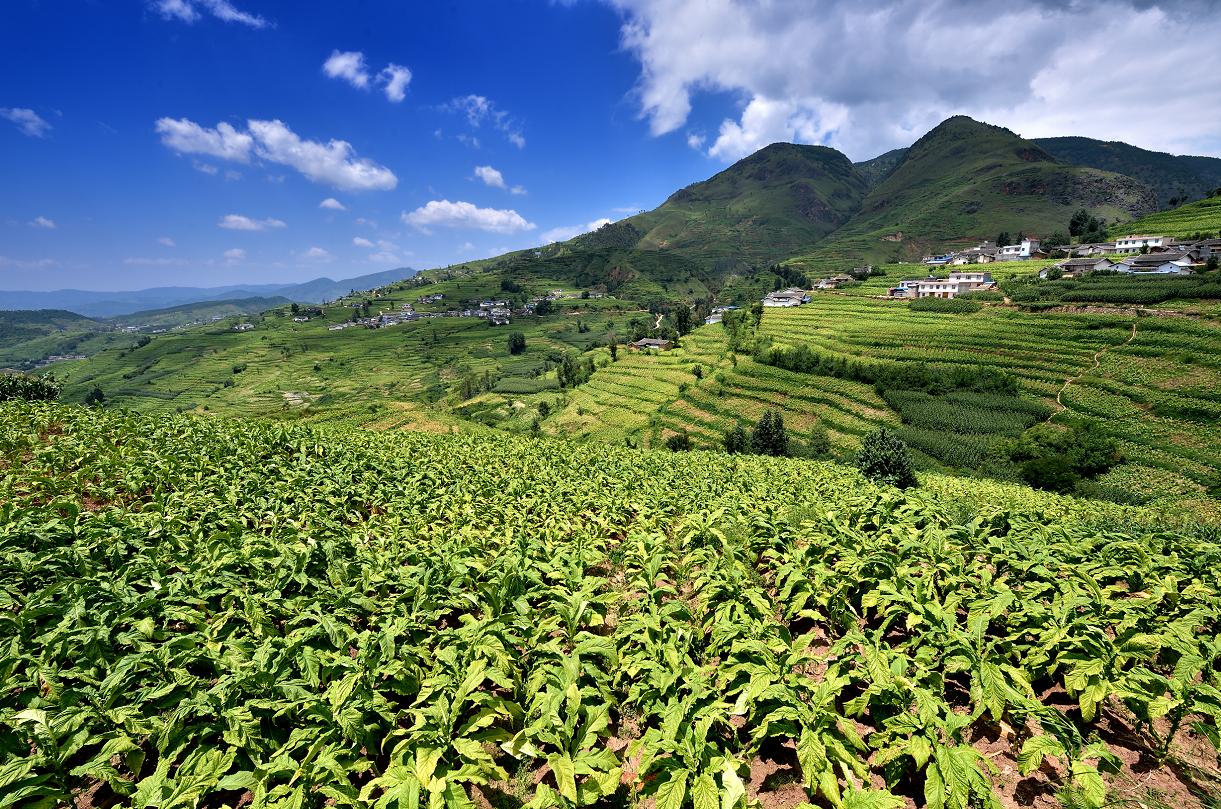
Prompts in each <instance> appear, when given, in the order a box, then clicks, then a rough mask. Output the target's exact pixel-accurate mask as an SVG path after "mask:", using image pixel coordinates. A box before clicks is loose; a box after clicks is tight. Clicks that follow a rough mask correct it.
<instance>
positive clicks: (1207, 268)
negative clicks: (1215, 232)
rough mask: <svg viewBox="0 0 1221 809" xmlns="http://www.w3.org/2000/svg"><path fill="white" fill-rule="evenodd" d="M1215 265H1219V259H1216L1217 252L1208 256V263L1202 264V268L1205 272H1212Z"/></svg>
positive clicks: (1220, 265)
mask: <svg viewBox="0 0 1221 809" xmlns="http://www.w3.org/2000/svg"><path fill="white" fill-rule="evenodd" d="M1217 267H1221V259H1218V258H1217V254H1216V253H1214V254H1213V255H1211V256H1209V257H1208V263H1207V264H1205V265H1204V270H1205V272H1212V271H1213V270H1215V269H1217Z"/></svg>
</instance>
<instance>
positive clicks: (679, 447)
mask: <svg viewBox="0 0 1221 809" xmlns="http://www.w3.org/2000/svg"><path fill="white" fill-rule="evenodd" d="M666 446H667V447H669V449H670V451H671V452H687V451H688V450H690V449H691V438H690V436H688V435H687V434H686V433H676V434H674V435H672V436H670V437H669V438H667V439H666Z"/></svg>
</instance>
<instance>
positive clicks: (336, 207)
mask: <svg viewBox="0 0 1221 809" xmlns="http://www.w3.org/2000/svg"><path fill="white" fill-rule="evenodd" d="M318 207H319V208H329V209H331V210H332V211H346V210H347V208H345V207H343V203H342V202H340V201H339V200H337V199H335V198H334V197H327V198H326V199H324V200H323V201H322V202H319V203H318Z"/></svg>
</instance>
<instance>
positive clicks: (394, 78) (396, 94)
mask: <svg viewBox="0 0 1221 809" xmlns="http://www.w3.org/2000/svg"><path fill="white" fill-rule="evenodd" d="M377 80H378V81H379V82H382V83H384V84H385V85H386V86H385V88H384V89H385V91H386V98H388V99H390V100H391V101H395V102H398V101H402V100H403V99H404V98H406V97H407V85H408V84H409V83H410V82H411V71H410V70H408V69H407V68H405V67H403V66H402V65H396V64H394V62H391V63H390V64H389V65H387V66H386V67H384V68H382V72H381V73H378V74H377Z"/></svg>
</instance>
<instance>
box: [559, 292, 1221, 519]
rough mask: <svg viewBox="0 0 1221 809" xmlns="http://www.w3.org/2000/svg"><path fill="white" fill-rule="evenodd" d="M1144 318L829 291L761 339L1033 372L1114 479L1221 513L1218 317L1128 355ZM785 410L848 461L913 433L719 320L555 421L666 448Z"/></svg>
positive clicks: (600, 377)
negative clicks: (959, 307) (1109, 444)
mask: <svg viewBox="0 0 1221 809" xmlns="http://www.w3.org/2000/svg"><path fill="white" fill-rule="evenodd" d="M1134 322H1137V319H1136V318H1135V316H1129V315H1119V314H1117V315H1068V314H1031V313H1025V312H1019V311H1016V310H1012V309H1002V308H997V307H990V308H985V309H984V310H982V311H980V312H978V313H976V314H973V315H966V316H962V315H943V314H934V313H927V312H912V311H911V310H909V309H908V308H907V307H906V306H905V305H903V304H901V303H896V302H888V301H881V300H873V299H868V298H850V297H844V296H817V297H815V299H814V301H813V302H812V303H810V304H808V305H806V306H803V307H800V308H797V309H788V310H767V311H766V312H765V314H764V318H763V323H762V327H761V329H760V338H761V341H762V342H763V343H764V344H766V343H768V342H769V341H770V342H771V343H772V344H774V345H789V346H795V345H798V344H805V345H808V346H810V347H811V348H813V349H816V350H817V351H819V352H821V353H825V354H831V355H834V356H837V357H843V358H846V359H850V360H859V361H869V362H877V361H885V360H895V361H926V362H936V363H945V364H966V365H975V366H985V367H989V368H995V369H1000V370H1003V371H1006V372H1009V373H1011V374H1013V375H1015V376H1016V377H1018V379H1019V380H1020V382H1021V387H1022V391H1023V393H1022V395H1023V397H1025V398H1029V399H1032V400H1035V401H1038V402H1041V403H1043V404H1045V405H1047V406H1048V407H1051V408H1053V409H1055V410H1060V409H1062V408H1061V407H1060V406H1059V405H1057V404H1056V394H1057V393H1058V392H1060V391H1061V389H1063V395H1062V396H1061V401H1062V404H1063V409H1066V410H1067V413H1066V414H1065V415H1066V416H1071V417H1075V418H1078V419H1084V420H1087V421H1097V422H1099V423H1100V424H1101V425H1102V426H1103V428H1104V429H1105V431H1106V432H1107V433H1109V434H1111V435H1112V436H1114V437H1115V438H1117V439H1118V440H1119V441H1120V442H1121V447H1122V448H1123V450H1124V453H1125V455H1126V456H1127V458H1128V463H1126V464H1123V465H1121V466H1119V467H1117V468H1116V469H1115V470H1113V471H1112V472H1110V473H1107V476H1105V477H1104V478H1102V479H1100V481H1099V482H1101V483H1103V484H1105V485H1111V486H1119V487H1121V488H1125V489H1132V490H1135V491H1138V492H1142V493H1143V494H1144V496H1146V497H1149V498H1154V499H1156V500H1158V501H1165V502H1167V503H1169V502H1171V501H1174V502H1176V503H1180V504H1183V503H1185V504H1186V505H1187V507H1189V508H1192V509H1196V508H1200V509H1203V510H1204V511H1207V512H1210V513H1211V512H1212V511H1215V510H1216V505H1215V502H1216V501H1215V500H1211V499H1208V498H1206V497H1204V496H1203V495H1204V492H1205V491H1206V490H1208V489H1210V488H1211V487H1214V486H1216V485H1217V483H1218V480H1217V477H1216V474H1217V473H1216V470H1217V469H1218V468H1221V437H1218V435H1217V432H1216V430H1215V429H1213V426H1215V425H1216V423H1217V422H1218V419H1221V396H1219V395H1218V394H1217V393H1216V391H1217V390H1218V389H1221V363H1219V362H1217V361H1216V360H1215V359H1213V355H1214V354H1215V346H1216V345H1218V342H1219V340H1221V330H1219V329H1218V326H1217V324H1216V323H1215V322H1212V321H1210V320H1206V319H1198V320H1197V319H1186V318H1141V319H1140V320H1139V322H1137V335H1136V337H1135V338H1134V339H1132V341H1131V342H1128V343H1126V344H1125V341H1127V340H1128V339H1129V337H1130V336H1131V334H1132V326H1133V323H1134ZM1096 355H1098V356H1099V366H1098V367H1097V368H1095V362H1094V357H1095V356H1096ZM607 358H608V357H607ZM696 366H699V368H700V370H701V375H700V377H697V376H696V375H695V373H694V372H693V371H694V368H695V367H696ZM1070 379H1071V380H1073V381H1072V382H1071V384H1069V385H1068V386H1067V387H1065V382H1066V380H1070ZM769 407H777V408H779V409H780V410H781V411H782V412H783V414H784V420H785V425H786V427H788V429H789V431H790V434H792V435H793V437H795V438H798V439H807V438H808V437H809V436H810V434H811V433H812V432H813V431H815V430H818V429H823V428H825V429H826V430H827V431H828V435H829V437H830V438H831V443H832V447H833V449H834V450H835V451H837V452H840V453H846V452H851V451H854V450H855V449H856V448H857V447H858V446H859V439H860V437H861V436H862V435H863V434H865V433H866V432H868V431H869V430H871V429H874V428H876V427H878V426H881V425H889V426H897V425H898V424H899V423H900V418H899V415H898V413H896V412H895V411H894V410H892V409H890V408H889V407H888V406H887V405H886V403H885V402H884V401H883V400H882V399H881V398H880V397H879V396H878V395H877V394H876V393H875V392H874V390H873V388H872V387H871V386H869V385H866V384H862V383H858V382H852V381H848V380H844V379H837V378H832V377H826V376H812V375H806V374H798V373H792V372H790V371H786V370H783V369H781V368H775V367H771V366H767V365H762V364H760V363H756V362H755V361H753V360H752V359H751V358H750V357H749V356H747V355H745V354H739V355H737V356H734V355H733V354H732V353H731V352H730V351H729V346H728V341H727V337H726V333H725V331H724V330H723V329H722V327H721V326H718V325H714V326H706V327H703V328H700V329H698V330H696V331H695V332H694V333H692V334H690V335H688V336H687V337H685V338H683V340H682V344H681V347H680V348H679V349H676V350H674V351H671V352H666V353H663V354H660V355H655V354H650V355H638V354H631V355H629V356H626V357H625V356H623V355H622V354H621V355H620V359H619V362H616V363H613V364H608V365H607V367H604V368H600V369H599V370H598V371H597V372H596V373H595V374H594V376H593V378H592V379H591V380H590V381H589V382H588V383H587V384H585V385H584V386H582V387H580V388H578V389H577V390H576V391H574V392H573V393H572V394H571V395H570V396H569V404H568V407H567V408H566V409H564V410H563V411H562V412H561V413H560V414H558V415H557V416H554V417H552V418H551V419H550V420H549V421H548V422H547V423H546V424H545V425H544V426H545V429H547V430H548V431H551V432H556V433H562V434H569V435H573V436H583V437H587V438H590V439H596V440H602V441H608V442H612V443H621V442H623V441H625V440H627V441H629V442H631V443H636V442H640V443H642V444H644V445H652V446H659V445H660V443H661V441H663V440H664V439H665V438H666V437H667V436H669V435H672V434H674V433H680V432H684V431H685V432H686V433H687V434H688V435H690V437H691V438H692V440H693V441H695V442H696V444H697V445H699V444H705V445H709V446H714V445H717V444H719V443H720V442H721V440H722V438H723V436H724V434H725V432H726V431H727V430H728V429H730V428H731V427H732V426H733V424H734V422H735V421H736V420H738V419H742V420H743V421H744V422H746V423H747V424H748V425H749V424H751V423H753V422H754V421H756V420H757V419H758V418H759V417H760V416H761V415H762V413H763V412H764V411H765V410H766V409H767V408H769ZM1210 425H1211V426H1210ZM964 440H966V439H965V438H964ZM984 446H985V448H986V445H984Z"/></svg>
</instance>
